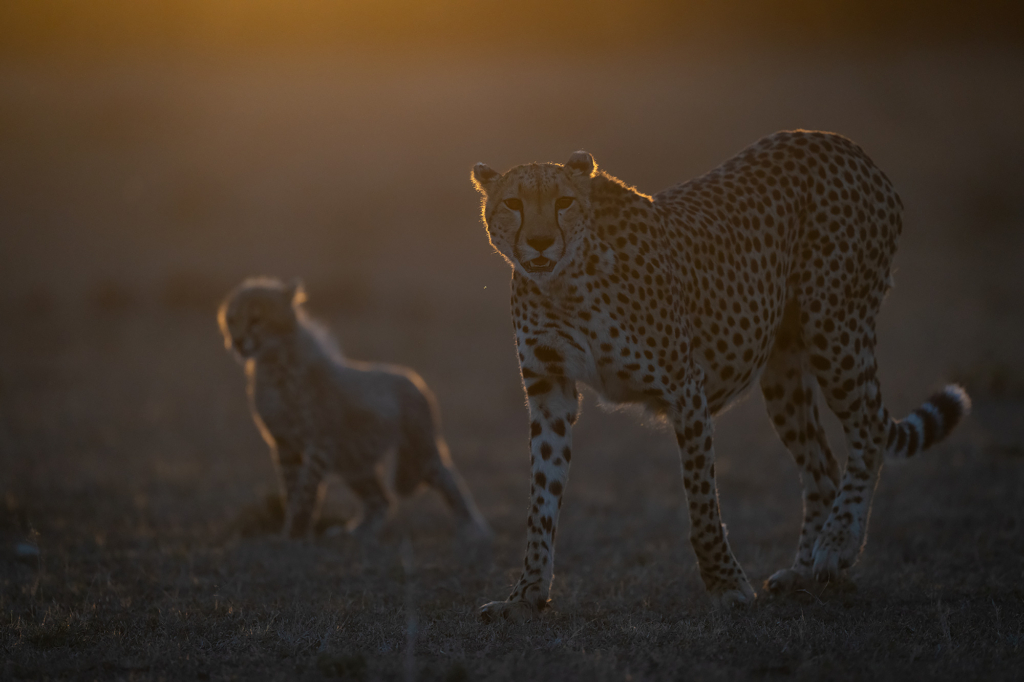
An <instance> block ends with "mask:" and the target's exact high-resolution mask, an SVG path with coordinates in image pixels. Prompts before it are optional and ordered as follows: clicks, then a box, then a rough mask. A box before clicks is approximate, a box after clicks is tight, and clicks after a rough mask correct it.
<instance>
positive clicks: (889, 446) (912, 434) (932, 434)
mask: <svg viewBox="0 0 1024 682" xmlns="http://www.w3.org/2000/svg"><path fill="white" fill-rule="evenodd" d="M970 411H971V399H970V397H969V396H968V395H967V392H966V391H965V390H964V389H963V388H961V387H960V386H957V385H956V384H950V385H948V386H946V387H945V388H944V389H942V390H941V391H940V392H938V393H936V394H935V395H933V396H932V397H931V398H929V399H928V400H926V401H925V402H924V404H923V405H921V407H919V408H917V409H916V410H914V411H913V412H911V413H910V415H908V416H907V418H906V419H902V420H900V421H896V420H893V421H892V422H890V425H889V437H888V441H887V442H886V448H885V454H886V456H887V457H888V458H890V459H907V458H909V457H913V456H914V455H915V454H917V453H918V452H920V451H921V450H924V449H926V448H928V447H929V446H931V445H933V444H934V443H938V442H939V441H940V440H942V439H943V438H945V437H946V436H948V435H949V434H950V432H951V431H952V430H953V428H954V427H955V426H956V425H957V424H958V423H959V422H960V420H961V419H962V418H964V417H965V416H967V415H968V414H969V413H970Z"/></svg>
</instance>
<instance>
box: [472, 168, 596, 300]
mask: <svg viewBox="0 0 1024 682" xmlns="http://www.w3.org/2000/svg"><path fill="white" fill-rule="evenodd" d="M596 174H597V164H596V163H594V157H593V156H591V155H590V154H588V153H587V152H584V151H579V152H576V153H575V154H573V155H572V156H571V157H569V161H568V162H567V163H566V164H565V165H564V166H562V165H560V164H557V163H531V164H525V165H522V166H516V167H515V168H512V169H510V170H508V171H506V172H505V173H504V174H501V173H498V172H497V171H495V170H493V169H492V168H490V167H489V166H487V165H485V164H482V163H478V164H477V165H476V166H474V167H473V185H474V186H476V188H477V189H478V190H479V191H480V194H482V195H483V218H484V224H485V225H486V226H487V235H488V237H489V238H490V240H491V245H492V246H493V247H494V248H495V249H496V250H497V251H498V253H500V254H501V255H502V256H504V257H505V259H506V260H507V261H508V262H509V263H511V264H512V267H514V268H516V269H518V270H520V271H521V272H522V273H523V274H525V275H526V276H527V277H529V278H530V279H532V280H534V281H535V282H538V283H541V282H544V281H545V280H548V279H550V278H552V277H554V276H556V275H557V274H558V273H559V272H560V271H561V270H562V269H564V268H565V266H566V265H567V264H568V263H570V262H571V261H572V257H573V255H574V254H575V252H576V248H577V247H578V245H579V243H580V241H581V240H582V239H583V234H584V232H585V231H586V229H587V226H588V225H589V223H590V182H591V179H592V178H593V177H594V176H595V175H596Z"/></svg>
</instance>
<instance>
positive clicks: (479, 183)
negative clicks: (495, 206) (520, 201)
mask: <svg viewBox="0 0 1024 682" xmlns="http://www.w3.org/2000/svg"><path fill="white" fill-rule="evenodd" d="M500 177H501V173H499V172H498V171H496V170H494V169H493V168H491V167H490V166H488V165H487V164H486V163H478V164H477V165H475V166H473V177H472V180H473V186H474V187H476V189H477V191H478V192H480V194H483V195H486V194H487V193H488V192H489V191H490V190H491V189H492V188H493V187H494V183H495V182H496V181H497V180H498V178H500Z"/></svg>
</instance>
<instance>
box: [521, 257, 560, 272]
mask: <svg viewBox="0 0 1024 682" xmlns="http://www.w3.org/2000/svg"><path fill="white" fill-rule="evenodd" d="M523 267H525V268H526V270H527V272H551V271H552V270H554V269H555V261H553V260H551V259H550V258H545V257H544V256H537V257H536V258H534V259H533V260H528V261H526V262H525V263H523Z"/></svg>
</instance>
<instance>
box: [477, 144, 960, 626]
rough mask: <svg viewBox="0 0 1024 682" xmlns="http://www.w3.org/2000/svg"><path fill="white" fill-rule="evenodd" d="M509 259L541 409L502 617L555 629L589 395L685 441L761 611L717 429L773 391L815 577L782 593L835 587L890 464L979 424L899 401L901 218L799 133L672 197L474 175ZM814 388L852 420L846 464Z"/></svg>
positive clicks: (542, 170) (739, 599) (846, 422)
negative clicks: (719, 464) (888, 313)
mask: <svg viewBox="0 0 1024 682" xmlns="http://www.w3.org/2000/svg"><path fill="white" fill-rule="evenodd" d="M472 177H473V182H474V184H475V185H476V187H477V189H478V190H479V191H480V192H481V194H482V195H483V220H484V222H485V224H486V226H487V231H488V235H489V238H490V241H491V244H492V245H493V246H494V248H495V249H497V251H498V252H499V253H501V254H502V255H503V256H504V257H505V258H506V259H507V260H508V261H509V263H511V265H512V266H513V268H514V272H513V276H512V319H513V323H514V326H515V334H516V346H517V348H518V351H519V362H520V368H521V371H522V377H523V382H524V384H525V387H526V394H527V399H528V403H529V409H530V419H531V424H530V451H531V456H530V461H531V465H532V470H533V471H532V474H533V480H532V486H531V505H530V511H529V516H528V519H527V549H526V559H525V566H524V569H523V574H522V577H521V578H520V580H519V582H518V583H517V584H516V585H515V587H514V589H513V590H512V594H511V595H510V596H509V598H508V599H507V600H506V601H502V602H491V603H489V604H486V605H485V606H483V607H482V609H481V615H482V616H483V617H484V618H485V619H491V618H494V617H506V618H514V619H520V618H522V617H525V616H527V615H529V614H531V613H533V612H536V611H538V610H541V609H543V608H544V607H546V606H547V604H548V601H549V600H548V594H549V589H550V584H551V579H552V576H553V564H554V540H555V530H556V527H557V524H558V513H559V509H560V507H561V505H562V493H563V492H564V490H565V485H566V480H567V478H568V474H569V462H570V461H571V458H572V450H571V435H572V434H571V431H572V425H573V424H574V423H575V421H576V418H577V416H578V413H579V394H578V393H577V390H576V382H578V381H582V382H584V383H586V384H588V385H589V386H591V387H593V388H594V389H595V390H596V391H598V393H600V394H601V395H602V396H603V397H604V398H605V399H607V400H609V401H611V402H639V403H642V404H644V405H646V406H647V407H648V408H650V409H651V410H654V411H656V412H657V413H659V414H662V415H664V416H665V417H666V418H667V420H668V421H669V422H670V423H671V424H672V426H673V427H674V429H675V435H676V440H677V442H678V444H679V450H680V454H681V458H682V473H683V485H684V487H685V489H686V494H687V498H688V501H689V513H690V542H691V544H692V546H693V549H694V551H695V553H696V555H697V562H698V564H699V567H700V574H701V578H702V579H703V581H704V585H705V587H706V588H707V590H708V592H709V593H710V594H711V595H712V596H713V597H714V598H716V599H717V600H718V601H719V602H721V603H724V604H744V603H748V602H750V601H751V600H752V599H753V598H754V597H755V594H754V591H753V589H752V588H751V586H750V583H749V582H748V580H747V578H746V576H745V575H744V572H743V569H742V568H741V567H740V565H739V563H738V562H737V561H736V559H735V557H734V556H733V553H732V551H731V549H730V548H729V543H728V540H727V538H726V533H725V528H724V527H723V525H722V521H721V518H720V516H719V508H718V495H717V490H716V486H715V451H714V445H713V439H712V431H713V421H712V416H713V415H714V414H716V413H717V412H719V411H721V410H722V409H723V408H724V407H726V406H727V405H728V404H729V403H730V402H731V401H733V400H735V399H736V398H737V397H739V396H740V394H742V393H743V392H744V391H745V390H746V389H748V388H749V387H750V386H752V385H753V384H754V383H757V382H759V383H760V385H761V391H762V393H763V394H764V398H765V403H766V405H767V408H768V413H769V416H770V417H771V420H772V424H773V425H774V427H775V430H776V431H777V432H778V434H779V436H780V437H781V439H782V441H783V442H784V443H785V444H786V446H787V448H788V449H789V450H790V452H791V453H792V455H793V457H794V459H795V460H796V463H797V466H798V467H799V469H800V476H801V479H802V483H803V503H804V521H803V528H802V530H801V532H800V541H799V545H798V548H797V553H796V559H795V561H794V562H793V565H792V566H791V567H790V568H787V569H783V570H780V571H778V572H777V573H775V574H774V575H772V576H771V578H769V579H768V581H767V582H766V587H767V589H769V590H772V591H776V590H778V591H785V590H790V589H794V588H795V587H796V586H797V585H799V584H800V583H801V582H802V581H803V580H804V579H807V578H810V577H814V578H817V579H818V580H828V579H833V578H836V577H837V576H838V575H839V574H840V572H841V571H842V570H844V569H846V568H848V567H849V566H850V565H852V564H853V563H854V561H856V559H857V556H858V554H859V553H860V549H861V546H862V545H863V543H864V539H865V529H866V527H867V521H868V513H869V510H870V506H871V498H872V495H873V493H874V489H875V485H876V483H877V481H878V475H879V471H880V468H881V465H882V460H883V456H882V455H883V454H884V455H888V456H890V457H909V456H912V455H914V454H915V453H917V452H918V451H920V450H922V449H924V448H927V447H928V446H929V445H932V444H933V443H936V442H938V441H939V440H940V439H942V438H943V437H945V436H946V435H947V434H948V433H949V432H950V431H951V430H952V428H953V427H954V426H955V425H956V424H957V422H958V421H959V420H960V418H961V417H962V416H964V415H965V414H966V413H967V411H968V410H969V408H970V402H969V400H968V397H967V395H966V394H965V393H964V392H963V390H962V389H960V388H959V387H957V386H947V387H946V388H945V389H944V390H943V391H942V392H940V393H938V394H936V395H934V396H932V397H931V398H930V399H929V400H928V401H927V402H925V403H924V404H923V405H922V406H921V407H920V408H918V409H917V410H915V411H914V412H913V413H912V414H911V415H910V416H909V417H907V418H906V419H904V420H902V421H896V420H894V419H893V418H892V417H890V415H889V412H888V411H887V410H886V408H885V406H884V404H883V402H882V396H881V391H880V388H879V381H878V377H877V364H876V360H875V352H874V349H875V342H876V337H875V318H876V316H877V314H878V310H879V307H880V306H881V304H882V299H883V298H884V296H885V293H886V291H887V289H888V288H889V286H890V285H891V282H892V280H891V277H890V265H891V262H892V258H893V255H894V253H895V251H896V245H897V241H898V238H899V235H900V231H901V228H902V222H901V218H900V212H901V209H902V204H901V202H900V198H899V196H898V195H897V194H896V191H895V190H894V189H893V186H892V184H891V182H890V181H889V179H888V178H887V177H886V176H885V174H884V173H882V171H880V170H879V169H878V168H877V167H876V166H875V164H874V163H873V162H872V161H871V160H870V159H869V158H868V156H867V155H866V154H865V153H864V151H863V150H861V148H860V147H858V146H857V145H856V144H854V143H853V142H851V141H850V140H848V139H846V138H844V137H841V136H839V135H835V134H832V133H824V132H809V131H794V132H780V133H776V134H774V135H771V136H768V137H766V138H764V139H762V140H760V141H759V142H757V143H755V144H754V145H752V146H750V147H748V148H747V149H745V150H744V151H742V152H740V154H738V155H737V156H735V157H733V158H732V159H730V160H728V161H726V162H725V163H724V164H722V165H721V166H719V167H718V168H716V169H714V170H712V171H711V172H709V173H707V174H706V175H703V176H701V177H699V178H697V179H695V180H691V181H689V182H686V183H683V184H681V185H677V186H675V187H672V188H669V189H666V190H664V191H663V192H660V193H659V194H656V195H654V196H653V197H652V196H647V195H644V194H642V193H640V192H638V191H637V190H635V189H634V188H632V187H629V186H627V185H625V184H624V183H622V182H621V181H619V180H617V179H616V178H614V177H611V176H610V175H608V174H606V173H604V172H600V171H598V170H597V166H596V164H595V162H594V159H593V157H592V156H591V155H590V154H588V153H587V152H583V151H580V152H576V153H575V154H573V155H572V156H571V157H570V158H569V161H568V162H567V163H566V164H565V165H564V166H562V165H559V164H554V163H544V164H527V165H522V166H517V167H515V168H512V169H511V170H509V171H507V172H506V173H504V174H501V173H498V172H496V171H494V170H492V169H491V168H489V167H488V166H486V165H484V164H477V165H476V166H475V167H474V168H473V175H472ZM815 385H818V386H820V387H821V389H822V394H823V395H824V398H825V401H826V403H827V404H828V406H829V408H831V409H832V411H833V412H834V413H835V414H836V416H838V417H839V419H840V421H841V422H842V425H843V429H844V431H845V435H846V440H847V444H848V448H849V460H848V462H847V466H846V471H845V472H844V473H843V474H842V477H840V471H839V467H838V465H837V463H836V460H835V458H834V457H833V456H832V452H831V451H830V449H829V446H828V442H827V440H826V437H825V432H824V430H823V429H822V426H821V423H820V421H819V416H818V410H817V407H816V405H815Z"/></svg>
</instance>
